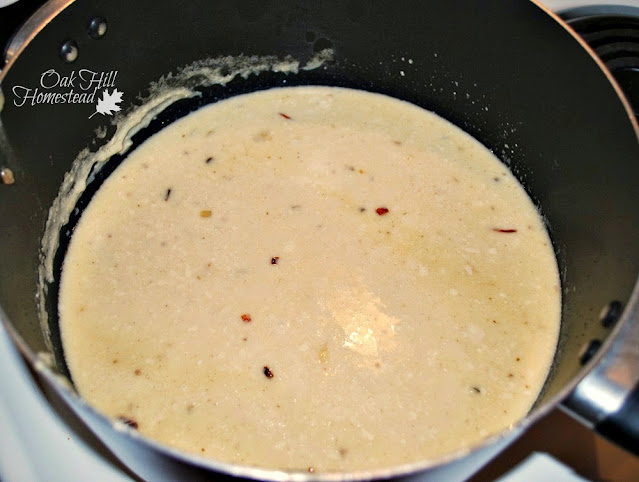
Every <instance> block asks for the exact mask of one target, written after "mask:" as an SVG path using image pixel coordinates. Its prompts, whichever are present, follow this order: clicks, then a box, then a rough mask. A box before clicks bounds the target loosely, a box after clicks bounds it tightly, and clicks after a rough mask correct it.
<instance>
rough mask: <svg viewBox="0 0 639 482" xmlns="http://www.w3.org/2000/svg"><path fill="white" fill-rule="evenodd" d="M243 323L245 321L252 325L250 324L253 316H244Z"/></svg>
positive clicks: (245, 314)
mask: <svg viewBox="0 0 639 482" xmlns="http://www.w3.org/2000/svg"><path fill="white" fill-rule="evenodd" d="M242 321H243V322H244V323H250V322H251V315H249V314H247V313H244V314H243V315H242Z"/></svg>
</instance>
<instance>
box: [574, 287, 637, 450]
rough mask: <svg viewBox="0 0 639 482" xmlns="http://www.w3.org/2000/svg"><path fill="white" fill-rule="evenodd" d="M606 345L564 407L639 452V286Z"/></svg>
mask: <svg viewBox="0 0 639 482" xmlns="http://www.w3.org/2000/svg"><path fill="white" fill-rule="evenodd" d="M606 345H607V346H604V348H607V349H605V350H600V353H598V354H597V356H595V357H593V359H592V360H591V361H590V364H591V366H592V369H591V370H590V372H589V373H588V374H587V375H586V376H585V377H584V378H583V379H582V380H581V381H580V382H579V384H578V385H577V386H576V387H575V389H574V390H573V391H572V393H571V394H570V395H569V396H568V397H567V398H566V399H565V400H564V401H563V402H562V408H563V409H564V410H565V411H566V412H568V413H569V414H570V415H572V416H574V417H575V418H577V419H578V420H579V421H581V422H582V423H584V424H585V425H586V426H588V427H590V428H592V429H594V430H596V431H597V432H598V433H599V434H601V435H602V436H604V437H606V438H607V439H609V440H610V441H612V442H614V443H615V444H617V445H619V446H621V447H623V448H625V449H626V450H628V451H629V452H632V453H633V454H635V455H637V456H639V288H638V289H635V292H634V293H633V295H632V298H631V301H630V302H629V303H628V307H627V308H626V310H625V312H624V314H623V316H622V318H621V319H620V320H619V322H618V324H617V326H616V327H615V332H614V333H612V334H611V336H610V338H609V342H608V343H607V344H606Z"/></svg>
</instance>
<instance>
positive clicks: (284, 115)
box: [280, 112, 292, 120]
mask: <svg viewBox="0 0 639 482" xmlns="http://www.w3.org/2000/svg"><path fill="white" fill-rule="evenodd" d="M280 115H281V116H282V117H284V119H286V120H291V119H292V117H291V116H290V115H286V114H285V113H284V112H280Z"/></svg>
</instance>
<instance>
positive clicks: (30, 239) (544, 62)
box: [0, 0, 639, 404]
mask: <svg viewBox="0 0 639 482" xmlns="http://www.w3.org/2000/svg"><path fill="white" fill-rule="evenodd" d="M95 17H100V18H103V19H105V20H106V22H107V24H108V30H107V33H106V35H104V37H103V38H100V39H98V40H96V39H93V38H91V37H90V36H89V35H88V34H87V25H88V23H89V21H90V20H91V19H93V18H95ZM69 40H72V41H74V42H75V43H76V44H77V47H78V52H79V55H78V58H77V60H75V61H74V62H72V63H67V62H65V61H64V60H63V59H62V58H61V57H60V56H59V51H60V47H61V45H62V44H63V43H65V42H67V41H69ZM323 49H332V50H333V52H334V56H333V60H331V61H329V62H326V63H324V64H323V65H322V66H321V67H319V68H316V69H313V70H300V71H299V72H298V73H296V74H284V73H277V72H272V71H270V72H263V73H261V74H259V75H251V76H248V77H247V78H243V77H241V76H238V77H236V78H235V79H234V80H233V81H231V82H230V83H228V84H226V85H224V86H222V85H211V86H208V87H197V83H198V82H197V80H195V81H194V82H193V84H194V85H193V86H192V87H194V88H196V89H197V90H199V91H200V92H201V95H200V96H198V97H193V98H190V99H188V100H183V101H180V102H178V103H176V104H173V105H172V106H170V107H169V108H167V109H166V110H165V111H164V112H163V113H162V114H160V115H158V117H157V118H156V119H155V120H154V121H153V122H152V123H151V124H150V125H149V127H147V128H146V129H144V130H142V131H140V132H139V133H138V134H137V135H136V137H135V138H134V139H133V140H134V145H137V144H139V143H140V142H142V141H143V140H144V139H145V138H147V137H148V136H150V135H151V134H153V133H154V132H156V131H157V130H159V129H161V128H162V127H163V126H164V125H166V124H168V123H170V122H172V121H173V120H175V119H177V118H179V117H182V116H184V115H186V114H187V113H188V112H191V111H192V110H194V109H196V108H198V107H199V106H201V105H205V104H208V103H210V102H214V101H216V100H219V99H222V98H227V97H229V96H232V95H236V94H240V93H245V92H250V91H255V90H258V89H265V88H269V87H274V86H283V85H306V84H321V85H336V86H343V87H351V88H357V89H364V90H370V91H374V92H380V93H383V94H388V95H390V96H393V97H396V98H399V99H403V100H406V101H409V102H412V103H415V104H417V105H419V106H421V107H424V108H426V109H428V110H431V111H434V112H435V113H437V114H438V115H440V116H442V117H444V118H446V119H448V120H450V121H451V122H453V123H454V124H456V125H458V126H459V127H461V128H462V129H464V130H465V131H467V132H468V133H470V134H471V135H473V136H474V137H475V138H477V139H478V140H479V141H480V142H482V143H483V144H484V145H486V146H488V147H489V148H490V149H492V150H493V152H494V153H495V154H496V155H497V156H498V157H499V158H500V159H501V160H502V161H503V162H504V163H505V164H507V165H508V166H509V168H510V169H511V170H512V171H513V173H514V174H515V175H516V176H517V177H518V179H519V180H520V181H521V182H522V184H523V185H524V187H525V188H526V190H527V192H528V193H529V194H530V196H531V197H532V199H533V200H534V202H535V203H536V204H537V205H538V207H539V209H540V212H541V213H542V215H543V216H544V218H545V219H546V221H547V225H548V228H549V231H550V234H551V237H552V240H553V243H554V246H555V250H556V253H557V256H558V260H559V264H560V270H561V275H562V289H563V293H562V294H563V317H562V330H561V339H560V346H559V349H558V352H557V355H556V359H555V363H554V366H553V371H552V374H551V377H550V379H549V381H548V383H547V386H546V388H545V391H544V394H543V396H542V398H541V399H540V401H539V404H543V403H544V402H545V401H547V400H550V399H552V398H553V397H555V396H556V395H557V394H559V393H561V392H562V390H564V389H565V387H566V385H567V384H568V383H569V382H570V380H572V379H574V377H575V376H576V375H577V374H578V373H579V371H580V369H581V361H580V357H581V353H582V349H583V347H584V346H586V345H588V344H589V342H590V341H591V340H602V341H603V340H605V339H606V338H607V337H608V336H609V334H610V332H611V331H610V330H611V328H610V327H604V326H603V325H602V324H601V323H600V319H599V313H600V311H601V309H602V308H603V307H605V306H607V305H608V304H609V303H610V302H611V301H613V300H619V301H620V302H621V303H622V304H623V303H625V302H627V300H628V299H629V297H630V294H631V292H632V289H633V287H634V284H635V281H636V278H637V273H638V272H639V250H638V249H637V248H636V243H635V240H636V239H638V238H639V190H638V189H637V188H636V186H635V183H636V180H637V179H639V162H637V161H638V159H639V148H638V145H637V137H636V133H635V130H634V129H633V125H632V124H631V122H630V120H629V116H628V112H627V111H626V109H625V106H624V104H623V103H622V102H621V100H620V99H619V97H618V94H617V92H616V91H615V89H614V88H613V87H612V85H611V84H610V81H609V79H608V78H607V76H606V75H604V74H603V72H602V71H601V70H600V68H599V67H598V66H597V65H596V63H595V62H594V60H593V59H592V57H591V56H590V54H589V53H588V52H587V51H586V50H585V49H584V48H583V47H582V45H580V44H579V43H578V42H577V41H576V40H575V39H574V38H573V36H572V35H571V34H570V33H569V32H568V31H567V30H565V29H564V28H563V27H561V26H560V25H558V24H557V23H556V21H555V20H554V19H552V18H551V17H550V16H549V15H548V14H547V13H546V12H544V11H542V9H540V8H539V7H538V6H536V5H535V4H533V3H531V2H529V1H525V0H522V1H519V2H502V1H498V0H495V1H482V2H476V1H471V0H468V1H461V2H439V1H425V2H424V1H411V2H401V3H397V2H390V1H372V0H370V1H366V0H351V1H322V2H303V1H300V0H288V1H278V2H275V1H231V0H228V1H216V2H210V1H205V0H192V1H188V2H153V1H150V0H138V1H136V2H124V1H119V0H118V1H114V0H109V1H106V0H103V1H100V0H96V1H91V2H75V3H73V4H72V5H71V6H69V7H68V8H66V9H65V10H63V11H62V12H61V13H60V14H59V15H58V16H57V17H56V18H55V19H54V20H53V21H52V22H51V23H50V24H49V25H48V26H47V27H45V28H44V29H43V30H42V31H41V32H40V33H39V34H38V35H37V36H36V37H35V38H34V39H33V41H31V42H30V43H29V44H28V46H27V47H26V48H25V50H24V51H23V52H22V53H21V54H20V55H19V57H18V58H17V60H15V62H14V63H13V64H12V65H11V66H10V68H9V69H8V70H7V71H6V72H5V73H4V78H3V79H2V84H1V86H2V91H3V93H4V98H5V102H4V108H3V109H2V111H1V112H0V119H1V121H2V125H3V127H4V130H5V135H6V139H7V140H8V141H9V143H10V146H11V152H12V154H11V158H10V159H9V160H8V161H7V162H8V166H9V167H10V168H11V169H12V170H13V172H14V175H15V179H16V182H15V184H14V185H12V186H6V187H3V189H2V191H3V192H0V202H1V209H2V211H1V216H2V223H3V228H2V229H1V230H0V249H1V253H2V255H1V256H0V272H1V273H3V275H2V276H0V306H2V309H3V310H4V313H5V314H6V318H7V319H8V320H10V324H11V326H12V327H13V329H14V330H15V332H16V333H17V334H18V336H19V337H20V338H21V340H23V341H24V346H22V348H23V350H24V351H25V352H27V354H28V355H32V354H33V353H36V352H40V351H48V346H49V341H50V342H51V345H52V346H53V349H54V354H55V357H56V364H57V366H58V368H59V370H60V371H62V372H63V373H67V372H66V369H65V367H64V362H63V360H64V359H63V353H62V348H61V344H60V340H59V333H58V331H57V329H56V323H55V313H56V309H55V307H56V303H57V298H56V292H57V287H56V284H55V282H54V283H53V284H52V285H51V286H50V287H49V291H48V295H47V299H46V300H45V303H46V306H47V307H48V308H49V312H50V314H52V318H51V321H52V325H51V326H52V331H51V339H50V340H47V339H46V338H45V335H44V334H43V332H42V330H41V328H40V320H39V317H38V305H37V300H36V299H35V298H36V286H37V272H38V266H39V264H40V240H41V236H42V233H43V230H44V226H45V222H46V219H47V212H48V209H49V207H50V206H51V204H52V202H53V200H54V199H55V197H56V195H57V193H58V189H59V187H60V185H61V183H62V180H63V177H64V174H65V172H67V171H68V170H69V168H70V166H71V162H72V161H73V160H74V159H75V158H76V156H77V154H78V152H80V151H81V150H82V149H84V148H86V147H89V148H90V149H91V150H97V149H98V148H99V147H100V146H101V145H103V144H104V143H106V142H107V141H108V140H109V139H110V137H111V136H112V135H113V134H114V132H115V130H116V128H115V126H114V125H111V124H110V123H109V119H108V118H105V117H103V116H95V117H93V118H92V119H87V117H88V116H89V114H90V113H91V111H92V110H91V109H92V106H84V108H82V106H79V105H67V104H58V105H34V106H30V105H23V106H21V107H18V106H16V105H15V103H14V102H13V100H14V96H13V94H12V88H13V86H16V85H36V84H37V82H38V80H39V78H40V76H41V74H42V72H43V71H45V70H47V69H50V68H54V69H55V70H56V71H57V72H59V73H60V74H61V75H70V74H71V72H72V71H78V70H80V69H83V68H86V69H91V70H94V71H104V72H107V71H117V72H118V75H117V81H116V85H117V88H118V89H119V90H120V91H122V92H124V94H125V97H124V102H123V103H122V106H123V108H124V110H125V111H126V110H127V109H132V108H134V107H135V106H137V105H141V104H142V103H143V102H144V98H145V97H146V96H147V95H148V93H149V85H150V83H152V82H154V81H157V80H158V79H160V78H161V77H162V76H164V75H166V74H167V73H169V72H175V71H176V69H177V68H178V67H180V66H185V65H188V64H190V63H192V62H195V61H198V60H201V59H204V58H216V57H221V56H240V55H244V56H273V55H275V56H277V57H279V58H282V59H284V58H285V57H287V56H290V57H292V58H295V59H298V60H300V62H301V63H302V64H304V63H305V62H307V61H308V60H309V59H310V58H311V57H312V56H313V55H314V54H316V53H317V52H319V51H321V50H323ZM98 127H106V136H104V137H103V138H98V137H96V133H95V130H96V129H97V128H98ZM121 159H122V157H115V158H113V159H112V161H110V162H109V163H108V164H107V166H106V168H105V169H104V171H102V172H101V173H99V174H98V175H97V178H96V179H97V182H96V183H94V184H93V185H92V186H90V188H89V189H88V190H87V193H86V194H85V195H84V196H83V197H82V198H81V201H80V205H79V207H83V206H84V205H86V203H87V202H88V200H89V199H90V196H91V194H92V192H94V191H95V189H96V188H97V186H98V185H99V181H100V180H101V179H103V178H104V177H105V176H106V175H107V174H108V173H109V172H111V171H112V170H113V168H114V167H115V166H116V165H117V163H118V162H119V161H120V160H121ZM76 221H77V215H75V216H74V217H72V218H71V219H70V221H69V225H68V226H67V227H66V228H65V229H64V230H63V234H64V233H65V232H66V231H69V230H70V228H72V226H73V224H74V223H75V222H76ZM67 239H68V238H67ZM64 248H65V244H64V241H63V243H62V245H61V248H60V249H59V250H58V254H57V259H56V265H57V267H58V268H59V266H60V263H61V260H62V256H63V254H64ZM510 275H511V274H510V273H508V272H505V273H504V276H505V277H508V276H510ZM531 343H534V339H531Z"/></svg>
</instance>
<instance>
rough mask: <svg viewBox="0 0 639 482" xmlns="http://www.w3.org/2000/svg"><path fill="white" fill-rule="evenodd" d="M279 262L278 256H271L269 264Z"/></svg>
mask: <svg viewBox="0 0 639 482" xmlns="http://www.w3.org/2000/svg"><path fill="white" fill-rule="evenodd" d="M279 260H280V257H279V256H273V257H272V258H271V264H277V262H278V261H279Z"/></svg>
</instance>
